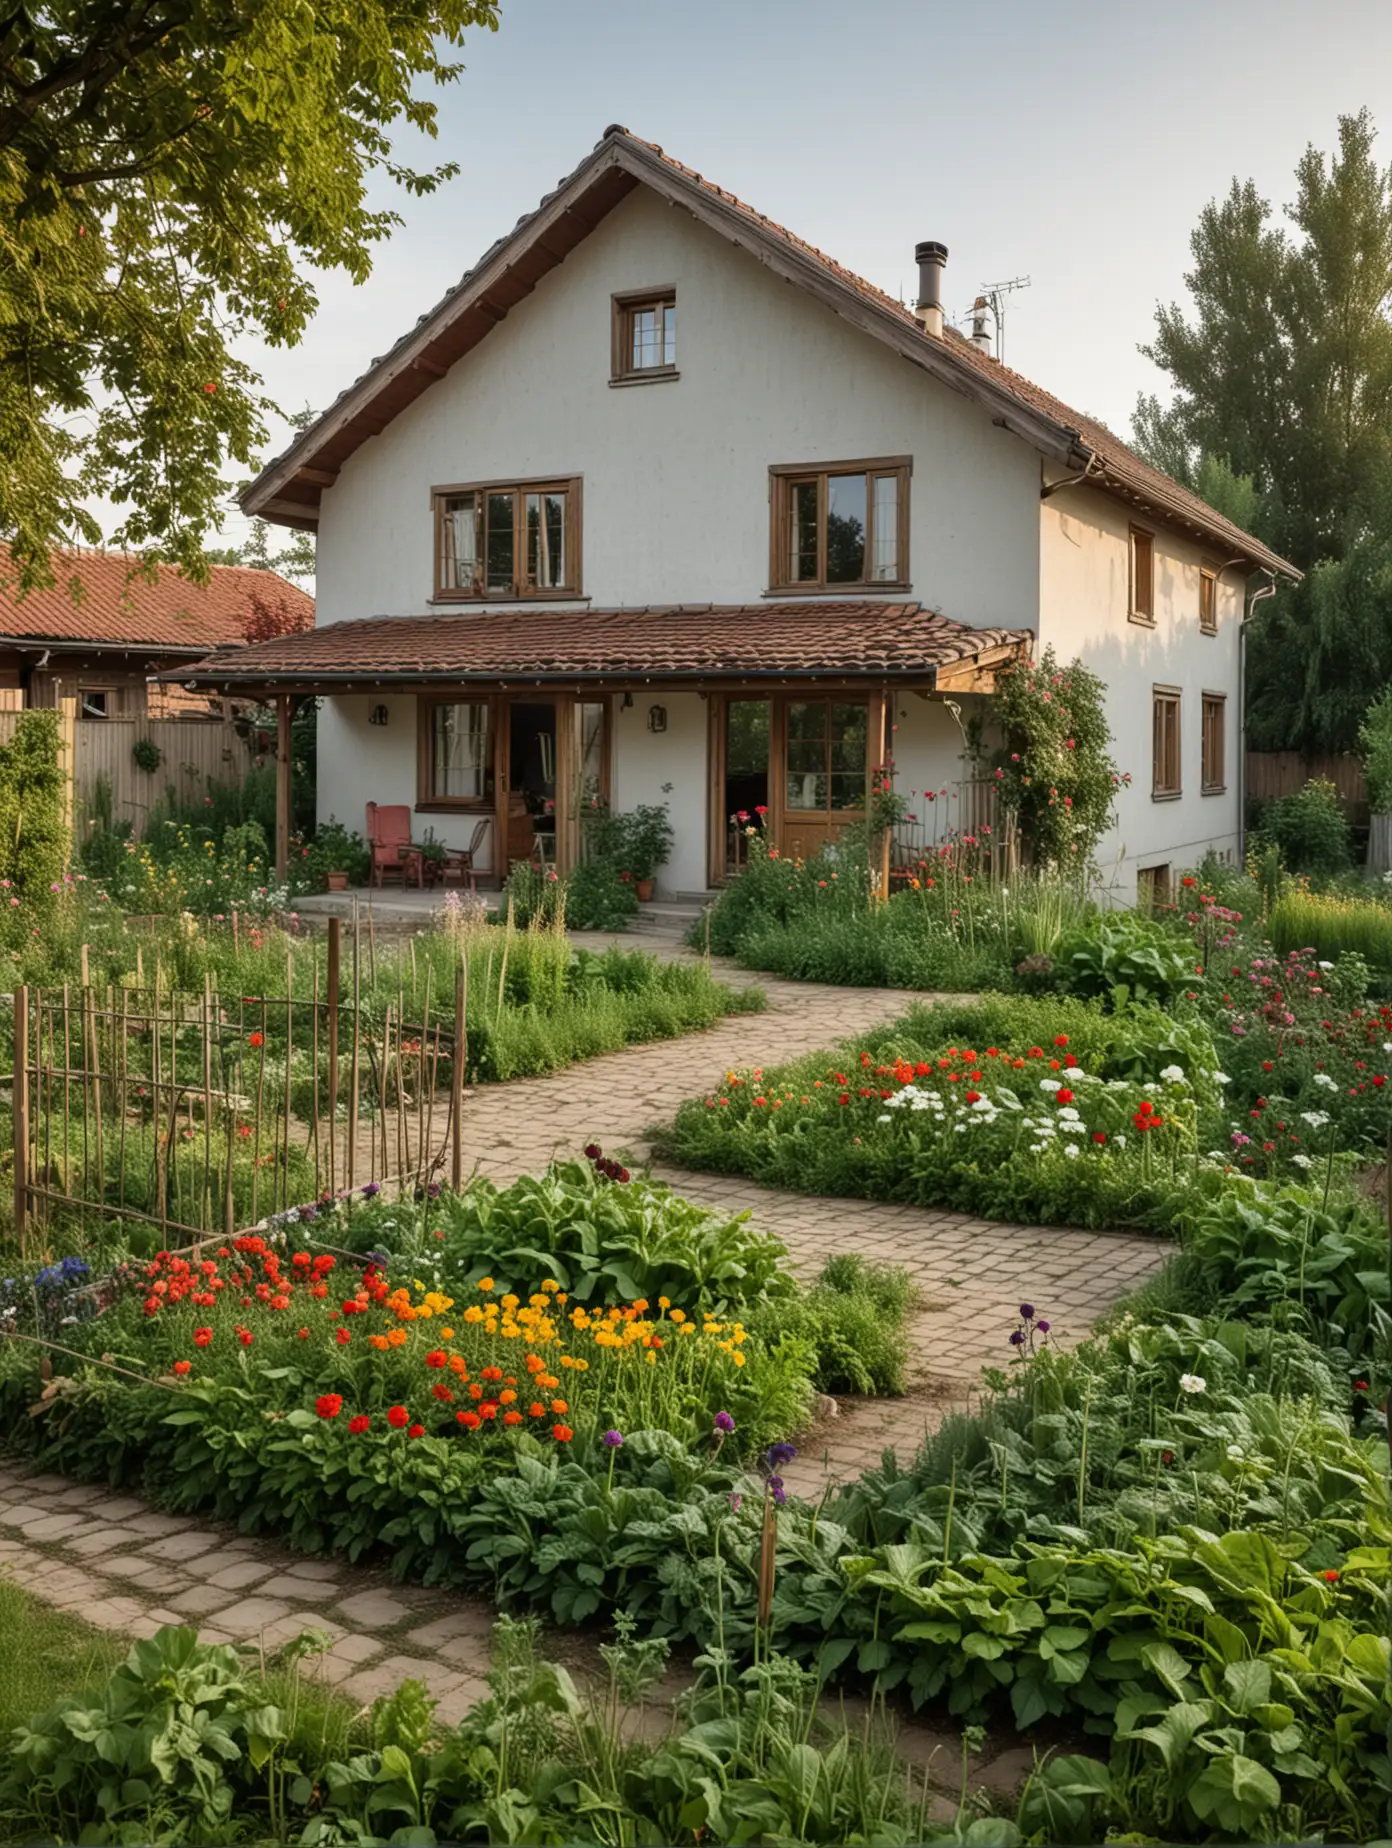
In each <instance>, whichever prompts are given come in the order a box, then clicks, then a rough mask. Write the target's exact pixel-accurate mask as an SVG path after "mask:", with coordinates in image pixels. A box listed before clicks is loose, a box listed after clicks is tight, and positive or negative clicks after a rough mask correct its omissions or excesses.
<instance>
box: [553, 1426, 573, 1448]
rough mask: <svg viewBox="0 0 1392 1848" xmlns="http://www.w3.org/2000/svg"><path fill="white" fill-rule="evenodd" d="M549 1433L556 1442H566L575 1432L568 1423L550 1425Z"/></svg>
mask: <svg viewBox="0 0 1392 1848" xmlns="http://www.w3.org/2000/svg"><path fill="white" fill-rule="evenodd" d="M551 1435H552V1437H554V1438H555V1440H556V1442H557V1443H558V1444H568V1443H569V1442H570V1440H571V1438H573V1437H574V1436H575V1433H574V1432H573V1431H572V1430H571V1428H570V1426H569V1425H565V1424H558V1425H552V1427H551Z"/></svg>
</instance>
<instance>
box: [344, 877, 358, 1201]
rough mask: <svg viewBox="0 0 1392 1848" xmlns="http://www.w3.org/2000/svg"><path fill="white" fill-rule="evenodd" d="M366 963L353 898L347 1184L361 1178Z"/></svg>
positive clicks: (345, 1175)
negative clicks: (361, 983) (362, 998)
mask: <svg viewBox="0 0 1392 1848" xmlns="http://www.w3.org/2000/svg"><path fill="white" fill-rule="evenodd" d="M361 963H362V926H361V924H360V922H359V919H358V901H357V899H354V900H353V1058H352V1063H351V1065H350V1067H349V1078H348V1149H347V1161H348V1166H347V1171H346V1172H345V1174H344V1176H343V1184H344V1186H345V1187H352V1186H353V1185H354V1184H355V1182H356V1180H357V1173H358V1171H357V1163H356V1158H357V1147H358V1080H359V1077H360V1075H361V1067H362V1009H361V1007H360V1006H359V1004H358V992H359V972H360V968H361Z"/></svg>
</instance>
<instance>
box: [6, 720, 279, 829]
mask: <svg viewBox="0 0 1392 1848" xmlns="http://www.w3.org/2000/svg"><path fill="white" fill-rule="evenodd" d="M75 706H76V702H75V701H72V700H65V701H63V702H61V703H60V705H59V707H58V712H59V721H60V724H62V725H63V727H64V729H65V732H66V735H67V736H68V737H69V738H71V740H72V746H71V748H72V796H73V805H74V813H75V819H76V823H77V825H78V827H79V828H80V827H81V826H82V825H83V820H84V817H85V816H87V815H89V814H90V813H91V809H92V803H93V800H94V798H95V796H96V791H97V785H98V783H99V782H102V781H105V782H106V784H107V786H108V787H109V788H110V790H111V812H112V817H113V819H114V820H116V821H118V822H121V821H128V822H130V824H131V829H132V832H133V834H134V835H135V838H136V839H137V840H139V839H140V838H141V836H142V835H143V834H144V832H145V821H146V818H147V816H148V815H149V812H150V809H151V808H152V807H153V806H154V804H155V803H156V802H159V801H161V800H162V799H163V797H164V793H165V791H166V789H167V788H168V787H169V786H170V785H171V784H172V785H173V787H174V789H175V791H176V793H177V794H178V795H179V796H180V797H181V798H183V799H184V800H188V799H189V798H196V797H198V796H200V795H201V794H202V793H203V791H204V790H205V789H206V788H207V786H208V784H209V782H213V783H220V784H229V785H230V784H235V783H240V782H241V780H242V778H243V777H244V776H245V775H246V773H247V771H248V770H249V769H250V768H251V764H252V755H251V750H250V748H249V746H248V745H247V743H246V740H245V739H243V738H242V737H241V735H240V734H239V733H238V731H237V729H236V727H235V726H234V725H232V724H231V723H230V722H229V721H227V720H225V719H75V717H74V712H73V709H74V708H75ZM20 717H21V715H20V714H19V713H18V712H0V745H3V744H8V743H9V741H10V739H11V738H13V736H14V731H15V726H16V725H17V724H18V723H19V719H20ZM142 738H146V739H148V740H149V741H150V743H151V744H153V745H154V746H155V747H156V748H157V749H158V751H159V753H160V757H161V760H162V761H161V763H160V766H159V768H158V769H157V770H142V769H141V768H140V766H139V764H137V763H136V761H135V758H134V756H133V755H132V753H133V751H134V748H135V745H136V743H137V741H138V740H139V739H142Z"/></svg>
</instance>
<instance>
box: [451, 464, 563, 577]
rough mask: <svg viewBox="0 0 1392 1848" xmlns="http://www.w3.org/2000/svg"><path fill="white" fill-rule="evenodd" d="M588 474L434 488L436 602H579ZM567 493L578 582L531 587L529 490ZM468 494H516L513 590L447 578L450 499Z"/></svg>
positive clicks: (466, 482) (543, 492)
mask: <svg viewBox="0 0 1392 1848" xmlns="http://www.w3.org/2000/svg"><path fill="white" fill-rule="evenodd" d="M583 482H584V478H583V476H580V475H533V476H529V477H526V478H524V479H520V480H519V479H510V480H505V481H452V482H446V483H445V484H444V485H443V486H440V487H435V488H432V489H431V490H430V523H431V528H432V531H433V534H434V542H433V553H434V564H433V572H434V578H433V583H434V589H433V591H432V593H431V596H430V599H429V600H430V602H431V603H574V602H575V601H576V600H577V599H578V598H582V597H583V596H584V594H585V592H584V581H585V580H584V558H583V551H582V545H581V535H582V532H583V530H584V520H583V513H584V506H583V499H582V489H583ZM546 493H564V494H565V495H566V496H567V497H568V498H567V501H566V509H567V518H566V528H567V530H566V546H567V549H568V552H569V556H570V575H571V578H572V580H573V582H572V583H571V584H569V585H566V586H563V587H561V588H558V589H555V590H549V589H539V588H537V587H536V586H535V585H533V586H531V587H527V586H525V585H523V584H522V583H521V581H520V577H519V572H520V570H521V569H522V567H523V565H524V562H525V559H526V555H527V543H526V518H527V515H526V496H527V495H528V494H546ZM462 494H512V495H514V496H515V497H516V499H515V504H514V507H513V515H512V583H513V587H512V589H511V590H453V589H450V588H447V587H446V586H445V585H444V584H443V583H442V582H441V575H442V567H443V565H444V557H445V545H444V537H445V507H446V503H447V502H448V501H450V500H453V499H455V498H456V497H457V496H459V495H462Z"/></svg>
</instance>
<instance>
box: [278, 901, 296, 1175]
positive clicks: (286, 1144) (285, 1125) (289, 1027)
mask: <svg viewBox="0 0 1392 1848" xmlns="http://www.w3.org/2000/svg"><path fill="white" fill-rule="evenodd" d="M294 1051H295V958H294V956H293V955H292V953H291V950H290V939H289V938H288V937H287V938H286V940H285V1106H284V1110H283V1112H282V1114H281V1124H280V1127H281V1137H282V1146H283V1149H284V1162H283V1165H282V1166H281V1177H282V1184H281V1201H280V1205H281V1210H282V1212H283V1211H284V1210H285V1209H286V1208H287V1207H288V1206H289V1205H290V1065H291V1061H292V1059H293V1056H294Z"/></svg>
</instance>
